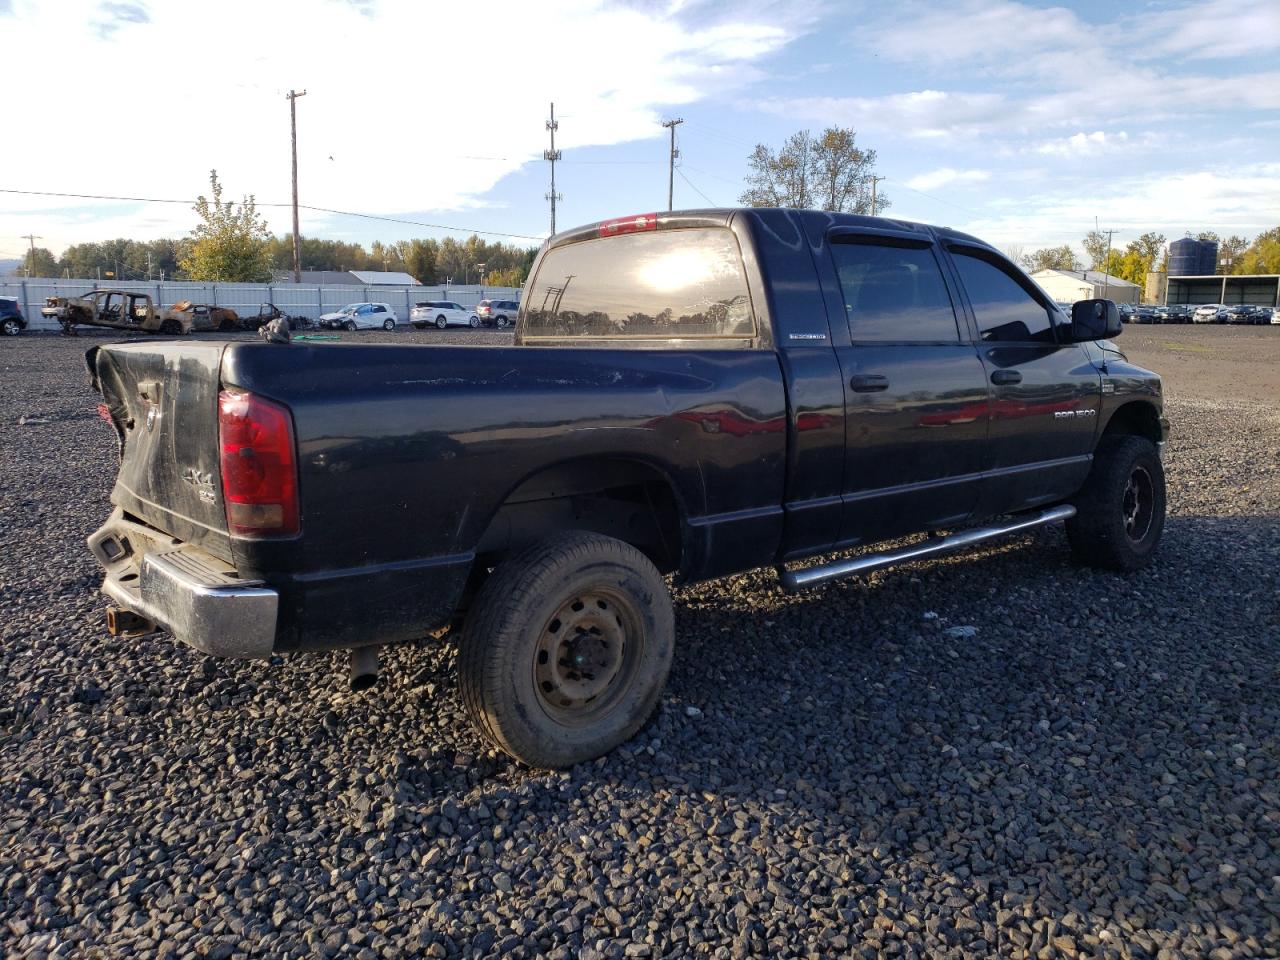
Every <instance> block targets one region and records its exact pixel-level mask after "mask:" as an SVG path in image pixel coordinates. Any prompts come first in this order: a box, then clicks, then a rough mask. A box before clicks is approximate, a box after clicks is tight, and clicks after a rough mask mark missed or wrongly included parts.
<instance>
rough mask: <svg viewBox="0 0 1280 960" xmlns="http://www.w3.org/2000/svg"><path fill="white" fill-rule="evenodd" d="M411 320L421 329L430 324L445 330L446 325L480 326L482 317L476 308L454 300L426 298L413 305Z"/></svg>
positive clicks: (410, 312)
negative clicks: (469, 307)
mask: <svg viewBox="0 0 1280 960" xmlns="http://www.w3.org/2000/svg"><path fill="white" fill-rule="evenodd" d="M409 322H410V323H412V324H413V325H414V326H415V327H417V328H418V329H419V330H425V329H426V328H427V327H428V326H435V327H438V328H439V329H441V330H443V329H444V328H445V327H478V326H480V317H479V316H477V314H476V312H475V311H474V310H468V309H467V308H466V307H464V306H463V305H462V304H460V303H455V302H454V301H452V300H424V301H422V302H421V303H415V304H414V305H413V309H412V310H410V311H409Z"/></svg>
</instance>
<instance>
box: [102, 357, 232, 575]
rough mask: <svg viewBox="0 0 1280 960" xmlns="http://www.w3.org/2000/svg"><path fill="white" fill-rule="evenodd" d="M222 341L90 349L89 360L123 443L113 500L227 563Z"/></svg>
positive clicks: (144, 519) (229, 556)
mask: <svg viewBox="0 0 1280 960" xmlns="http://www.w3.org/2000/svg"><path fill="white" fill-rule="evenodd" d="M224 349H226V344H225V343H190V342H175V341H159V342H146V343H117V344H109V345H106V346H102V347H95V348H93V349H92V350H90V351H89V353H88V355H87V357H86V360H87V362H88V365H89V372H90V375H91V376H92V377H93V381H94V387H95V388H96V389H97V390H98V391H99V392H100V393H101V394H102V397H103V400H104V401H105V404H106V407H107V409H108V410H109V411H110V413H111V419H112V421H113V423H114V424H115V427H116V430H117V431H118V433H119V434H120V437H121V452H120V472H119V475H118V476H117V477H116V484H115V488H114V489H113V490H112V493H111V500H112V502H113V503H115V504H116V505H117V506H119V507H120V508H121V509H123V510H124V511H125V513H127V514H130V515H132V516H134V517H136V518H138V519H140V520H142V521H144V522H145V523H147V524H149V525H151V526H153V527H156V528H157V529H159V530H162V531H164V532H165V533H167V534H169V535H171V536H173V537H175V538H177V539H179V540H184V541H187V542H189V543H193V544H196V545H198V546H200V547H202V548H204V549H205V550H207V551H209V552H210V553H212V554H214V555H215V556H218V557H222V558H223V559H227V560H230V559H231V544H230V538H229V537H228V534H227V519H226V512H225V509H224V507H223V502H222V481H221V474H220V469H219V463H218V389H219V369H220V367H221V363H222V353H223V350H224Z"/></svg>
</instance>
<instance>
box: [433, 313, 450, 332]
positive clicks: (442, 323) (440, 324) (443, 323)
mask: <svg viewBox="0 0 1280 960" xmlns="http://www.w3.org/2000/svg"><path fill="white" fill-rule="evenodd" d="M448 325H449V321H448V320H446V319H445V318H444V314H443V313H442V314H440V316H438V317H436V329H437V330H443V329H444V328H445V327H447V326H448Z"/></svg>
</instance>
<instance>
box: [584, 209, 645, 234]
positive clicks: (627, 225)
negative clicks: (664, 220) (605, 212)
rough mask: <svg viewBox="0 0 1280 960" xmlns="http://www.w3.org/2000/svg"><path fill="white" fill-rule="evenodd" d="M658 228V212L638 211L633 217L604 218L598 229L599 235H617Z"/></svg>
mask: <svg viewBox="0 0 1280 960" xmlns="http://www.w3.org/2000/svg"><path fill="white" fill-rule="evenodd" d="M657 229H658V215H657V214H656V213H637V214H636V215H635V216H633V217H616V218H615V219H613V220H604V221H602V222H601V224H600V227H599V229H598V230H597V231H596V236H598V237H616V236H617V235H618V234H620V233H642V232H643V231H645V230H657Z"/></svg>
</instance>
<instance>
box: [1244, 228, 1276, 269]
mask: <svg viewBox="0 0 1280 960" xmlns="http://www.w3.org/2000/svg"><path fill="white" fill-rule="evenodd" d="M1236 272H1237V273H1280V227H1273V228H1272V229H1270V230H1267V231H1266V232H1265V233H1260V234H1258V235H1257V236H1256V237H1254V239H1253V243H1251V244H1249V249H1248V250H1246V251H1245V252H1244V253H1243V254H1242V255H1241V257H1240V261H1239V267H1237V268H1236Z"/></svg>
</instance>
